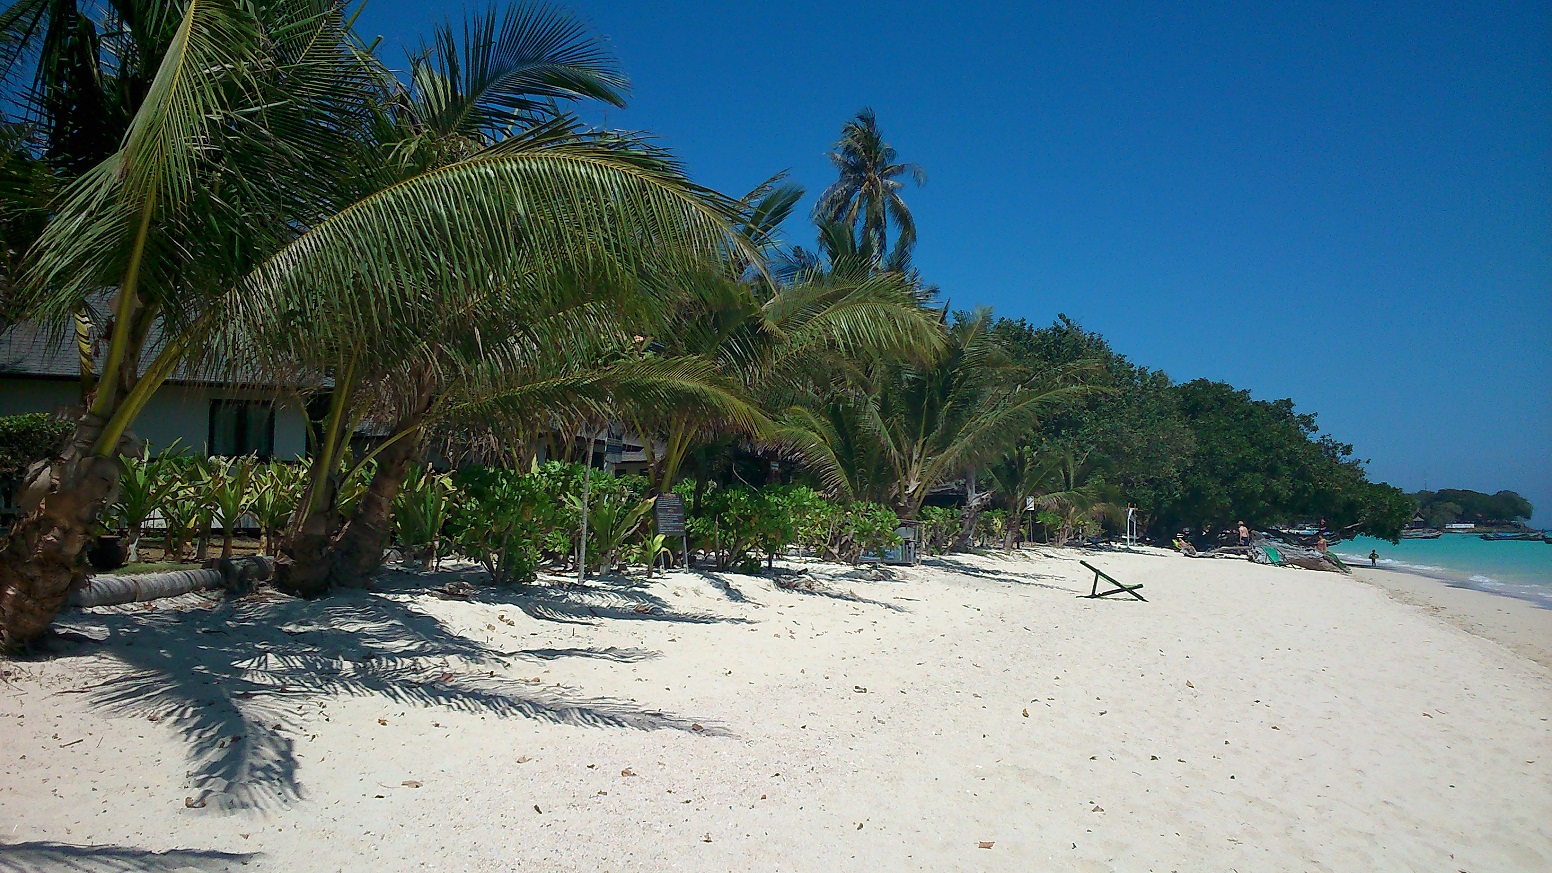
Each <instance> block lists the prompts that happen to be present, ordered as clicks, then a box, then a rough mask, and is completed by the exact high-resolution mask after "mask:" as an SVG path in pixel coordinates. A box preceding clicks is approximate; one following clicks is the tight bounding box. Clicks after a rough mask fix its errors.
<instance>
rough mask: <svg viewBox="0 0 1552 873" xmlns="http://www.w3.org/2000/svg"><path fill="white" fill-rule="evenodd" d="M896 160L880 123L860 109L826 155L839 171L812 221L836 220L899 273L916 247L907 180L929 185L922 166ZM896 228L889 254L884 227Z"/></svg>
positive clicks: (883, 262) (815, 211) (823, 195)
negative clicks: (853, 229)
mask: <svg viewBox="0 0 1552 873" xmlns="http://www.w3.org/2000/svg"><path fill="white" fill-rule="evenodd" d="M898 157H899V155H897V154H896V153H895V150H894V148H893V147H891V146H890V145H889V144H888V143H886V142H884V135H883V134H882V133H881V132H879V129H878V118H877V117H876V116H875V115H874V114H873V110H872V109H863V110H862V111H861V112H858V113H857V117H856V118H854V119H852V120H851V121H848V122H846V126H845V127H843V128H842V129H841V138H840V140H838V141H837V142H836V143H835V146H834V149H833V150H832V151H831V152H830V163H832V164H834V165H835V168H836V170H838V171H839V172H840V178H839V179H836V180H835V182H834V183H833V184H831V185H830V187H828V188H826V189H825V190H824V193H822V194H820V195H819V201H818V202H817V203H815V204H814V219H815V220H816V221H819V222H827V221H840V222H845V223H846V224H849V225H852V226H853V227H856V228H858V230H859V231H860V235H861V237H862V238H863V239H864V240H866V241H867V243H868V244H869V245H871V247H872V251H873V252H874V254H875V256H876V257H877V258H879V259H880V262H881V263H880V264H879V266H882V267H883V268H885V269H889V270H895V271H900V270H903V269H904V268H905V266H906V265H907V264H908V263H909V262H910V256H911V249H912V247H914V246H915V245H916V221H915V220H914V219H913V218H912V217H911V210H910V208H909V207H907V206H906V205H905V199H904V198H903V197H901V196H900V190H901V189H902V188H903V187H904V186H905V183H904V182H903V181H902V180H903V179H906V178H909V179H911V180H912V181H914V182H915V183H916V184H917V186H921V185H925V184H927V173H926V171H925V170H923V169H922V168H921V167H920V166H918V165H916V164H912V163H902V162H900V161H898ZM891 223H892V224H894V226H895V231H896V239H895V247H894V250H893V251H890V249H889V238H888V226H889V225H890V224H891Z"/></svg>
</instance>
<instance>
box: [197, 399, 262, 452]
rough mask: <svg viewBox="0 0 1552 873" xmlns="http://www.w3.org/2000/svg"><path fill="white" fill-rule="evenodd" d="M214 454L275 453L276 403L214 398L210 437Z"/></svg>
mask: <svg viewBox="0 0 1552 873" xmlns="http://www.w3.org/2000/svg"><path fill="white" fill-rule="evenodd" d="M206 448H207V450H208V451H209V453H210V454H212V455H221V456H226V457H235V456H238V455H258V456H259V457H260V458H266V459H267V458H269V457H271V456H272V455H274V454H275V407H274V404H271V403H268V402H262V401H253V400H212V401H210V441H209V442H208V443H206Z"/></svg>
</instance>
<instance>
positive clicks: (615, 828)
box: [0, 553, 1552, 873]
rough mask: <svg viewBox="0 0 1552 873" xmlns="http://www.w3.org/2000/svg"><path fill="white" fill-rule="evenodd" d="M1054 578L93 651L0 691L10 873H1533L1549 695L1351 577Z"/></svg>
mask: <svg viewBox="0 0 1552 873" xmlns="http://www.w3.org/2000/svg"><path fill="white" fill-rule="evenodd" d="M1076 557H1077V555H1076V553H1066V554H1065V555H1057V556H1053V557H1036V556H1034V555H1026V556H1024V557H1023V558H1021V559H1011V560H993V559H989V558H976V557H955V558H953V559H948V560H940V561H935V562H933V563H932V565H931V566H924V567H921V568H914V569H910V570H904V571H900V572H898V573H897V574H896V576H897V581H885V582H873V581H868V580H867V579H866V578H860V577H861V575H862V574H857V576H858V577H859V578H847V575H848V572H847V571H846V570H845V568H835V567H811V568H810V569H811V572H812V573H813V574H814V575H816V576H819V577H821V581H822V582H823V584H824V585H825V586H826V587H827V589H828V591H829V592H830V594H831V595H834V596H822V595H819V594H812V593H802V592H798V591H788V590H782V589H778V588H776V587H774V586H773V585H772V584H771V583H770V582H769V581H767V580H764V579H760V578H754V577H744V576H737V575H728V576H725V577H723V578H722V580H721V581H718V580H714V579H710V578H707V577H700V576H693V575H689V574H679V575H675V576H673V577H671V578H670V579H669V580H667V581H663V580H658V581H656V582H654V583H653V584H651V585H650V586H648V585H645V584H644V583H640V582H637V583H634V584H629V585H616V586H613V587H611V588H609V589H607V590H594V591H588V592H577V591H571V590H565V589H560V588H557V589H543V590H541V591H539V592H537V593H535V594H534V595H531V596H528V597H523V598H517V597H512V596H510V595H505V594H499V593H496V594H490V595H488V596H482V598H483V599H482V602H472V603H471V602H457V601H444V600H439V599H436V598H433V597H429V596H427V595H426V594H425V593H424V591H423V590H422V589H421V588H419V587H412V586H411V585H410V584H408V583H406V582H397V583H390V584H389V585H388V587H387V590H386V592H385V593H382V594H376V595H367V594H355V595H348V596H342V597H339V598H334V599H332V600H329V601H326V602H324V603H321V604H305V603H298V602H295V601H278V602H274V603H268V604H245V605H236V606H233V605H223V606H220V607H217V608H216V609H214V610H196V611H192V612H173V611H170V610H159V611H155V612H145V613H140V614H135V615H123V614H105V615H81V614H77V615H76V616H74V617H73V618H72V621H71V624H72V625H73V626H74V627H75V628H76V629H77V630H79V631H80V632H82V633H83V634H87V635H90V636H93V637H106V641H105V642H103V643H91V642H81V643H77V644H75V645H72V646H71V647H70V648H69V650H68V652H69V653H68V655H67V656H64V657H59V658H56V659H55V660H51V661H45V662H33V663H23V664H10V665H5V668H4V669H5V670H7V671H8V672H9V673H10V675H9V677H8V679H7V682H6V683H5V684H3V685H0V737H3V738H4V739H3V742H4V745H5V750H6V757H5V760H4V764H3V766H4V770H3V776H0V821H3V822H7V823H9V827H7V828H6V829H5V832H3V833H0V843H6V844H9V845H3V846H0V870H11V869H17V870H21V869H51V867H50V865H51V864H52V865H54V868H57V869H87V870H110V869H152V870H174V869H183V868H192V869H197V870H225V869H232V870H277V871H279V870H362V869H373V870H384V871H392V870H419V869H440V870H517V869H522V870H707V871H713V870H815V871H832V870H838V869H839V870H852V869H907V870H918V869H919V870H987V869H990V870H1031V869H1041V870H1126V871H1131V870H1193V871H1194V870H1207V869H1229V868H1233V869H1236V870H1239V871H1252V870H1266V871H1275V870H1289V869H1300V870H1333V871H1347V870H1369V869H1387V870H1390V869H1430V870H1450V871H1454V870H1468V871H1472V873H1478V871H1504V870H1526V871H1540V870H1545V869H1548V868H1549V867H1552V824H1549V823H1552V723H1549V722H1548V720H1547V719H1548V717H1549V716H1552V674H1549V672H1548V671H1547V669H1545V668H1544V667H1542V666H1540V665H1538V664H1536V663H1534V662H1532V661H1530V660H1527V659H1525V658H1523V657H1520V656H1518V655H1516V654H1514V653H1513V652H1510V651H1508V650H1506V649H1504V648H1502V647H1500V646H1499V645H1497V644H1495V643H1493V642H1490V641H1488V640H1485V639H1482V638H1480V637H1476V636H1472V635H1471V634H1468V633H1466V632H1464V631H1463V630H1461V629H1459V628H1457V627H1454V626H1451V625H1449V624H1446V623H1444V622H1442V621H1440V620H1438V619H1437V618H1435V617H1433V616H1431V615H1429V614H1426V613H1424V612H1422V611H1419V610H1417V609H1415V608H1412V607H1409V606H1406V605H1403V604H1398V603H1395V602H1392V601H1391V600H1390V599H1388V598H1387V596H1386V595H1385V593H1384V592H1383V591H1381V590H1379V589H1376V588H1374V587H1371V586H1369V585H1366V584H1364V583H1362V582H1359V581H1357V580H1353V579H1348V578H1344V577H1338V576H1333V575H1328V574H1318V573H1310V572H1303V571H1294V570H1283V569H1275V568H1263V567H1256V566H1253V565H1250V564H1247V563H1242V562H1234V561H1206V560H1203V561H1190V560H1187V559H1184V558H1178V557H1173V556H1168V557H1166V556H1145V555H1126V554H1103V555H1098V556H1091V557H1090V558H1089V560H1091V561H1093V562H1095V563H1098V564H1100V565H1101V566H1103V567H1106V568H1107V569H1109V570H1112V571H1114V574H1115V575H1117V576H1119V577H1121V578H1123V579H1128V580H1132V581H1143V582H1145V583H1146V584H1147V587H1146V588H1145V589H1144V593H1145V594H1147V595H1148V596H1149V599H1150V602H1149V603H1136V602H1121V601H1100V602H1095V601H1089V600H1084V599H1079V598H1076V597H1074V594H1075V593H1077V592H1078V591H1080V590H1082V591H1087V579H1085V578H1083V577H1082V575H1081V574H1082V568H1081V567H1079V566H1078V565H1077V564H1076ZM503 617H504V619H503ZM234 664H235V665H236V666H234ZM126 665H130V666H132V667H133V668H134V670H135V671H138V675H139V678H132V679H129V680H125V679H123V678H118V679H117V680H116V681H115V677H122V676H124V674H125V667H126ZM531 680H538V681H536V682H535V681H531ZM104 682H107V684H103V683H104ZM75 689H86V690H85V692H84V693H58V692H62V691H72V690H75ZM859 689H864V690H859ZM1025 712H1027V713H1028V715H1027V717H1026V716H1025V715H1024V713H1025ZM152 716H155V717H156V720H154V721H153V720H151V717H152ZM277 726H278V727H277ZM56 734H57V735H58V739H55V738H54V736H55V735H56ZM232 737H238V738H239V739H237V740H235V741H233V740H231V738H232ZM78 739H79V740H81V742H79V743H74V744H73V745H66V744H69V743H72V742H73V741H75V740H78ZM61 746H64V748H61ZM13 752H14V753H15V754H12V753H13ZM21 755H25V756H26V757H25V759H23V758H21V757H20V756H21ZM627 774H628V775H627ZM406 781H409V782H411V783H419V787H413V786H407V785H405V784H404V783H405V782H406ZM185 798H191V799H192V800H193V802H195V803H196V804H197V803H200V802H203V803H204V804H205V805H204V806H203V807H202V808H188V807H186V806H185ZM536 807H537V809H536ZM981 841H986V842H990V843H992V844H993V845H992V847H991V848H989V849H981V848H978V844H979V843H980V842H981ZM83 847H94V848H90V849H88V848H83ZM168 850H181V853H169V854H164V855H150V854H147V853H152V852H168ZM66 859H68V860H69V863H73V864H76V865H77V866H75V867H68V866H64V865H65V863H66ZM123 859H128V860H129V861H132V862H134V863H135V864H138V865H140V866H138V867H125V866H122V865H121V866H112V865H113V864H116V863H119V862H120V861H121V860H123Z"/></svg>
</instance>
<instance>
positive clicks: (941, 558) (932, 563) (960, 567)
mask: <svg viewBox="0 0 1552 873" xmlns="http://www.w3.org/2000/svg"><path fill="white" fill-rule="evenodd" d="M921 563H922V566H924V567H936V568H938V569H942V570H947V571H949V572H951V573H959V574H961V575H964V576H974V577H976V578H977V579H990V580H992V581H994V582H1006V583H1008V584H1010V585H1030V586H1033V587H1035V588H1048V589H1050V590H1052V591H1065V592H1067V593H1069V594H1071V593H1082V592H1080V591H1078V589H1076V588H1069V587H1067V586H1065V585H1049V584H1046V583H1044V582H1036V581H1035V580H1036V579H1049V580H1051V581H1053V582H1066V581H1068V580H1067V579H1065V578H1063V577H1061V576H1052V575H1049V574H1046V573H999V572H997V571H996V570H988V569H986V568H985V567H981V566H978V565H976V564H972V563H970V562H969V561H963V560H957V559H955V558H951V557H949V556H947V555H936V556H934V557H931V558H923V559H922V562H921Z"/></svg>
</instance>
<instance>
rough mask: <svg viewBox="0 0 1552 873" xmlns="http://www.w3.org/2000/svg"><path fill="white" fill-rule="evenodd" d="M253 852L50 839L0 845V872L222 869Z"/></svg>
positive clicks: (121, 872)
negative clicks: (80, 843)
mask: <svg viewBox="0 0 1552 873" xmlns="http://www.w3.org/2000/svg"><path fill="white" fill-rule="evenodd" d="M256 857H258V855H257V854H256V853H249V852H244V853H236V852H214V851H208V850H198V849H168V850H167V851H165V852H152V851H149V850H147V849H134V848H130V847H128V846H77V845H72V844H70V843H56V842H53V841H50V840H34V841H29V842H23V843H0V873H32V871H36V870H59V871H81V873H131V871H133V873H157V871H168V873H171V871H175V870H225V869H230V868H231V866H232V865H242V864H247V863H248V862H249V861H251V860H253V859H254V858H256Z"/></svg>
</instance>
